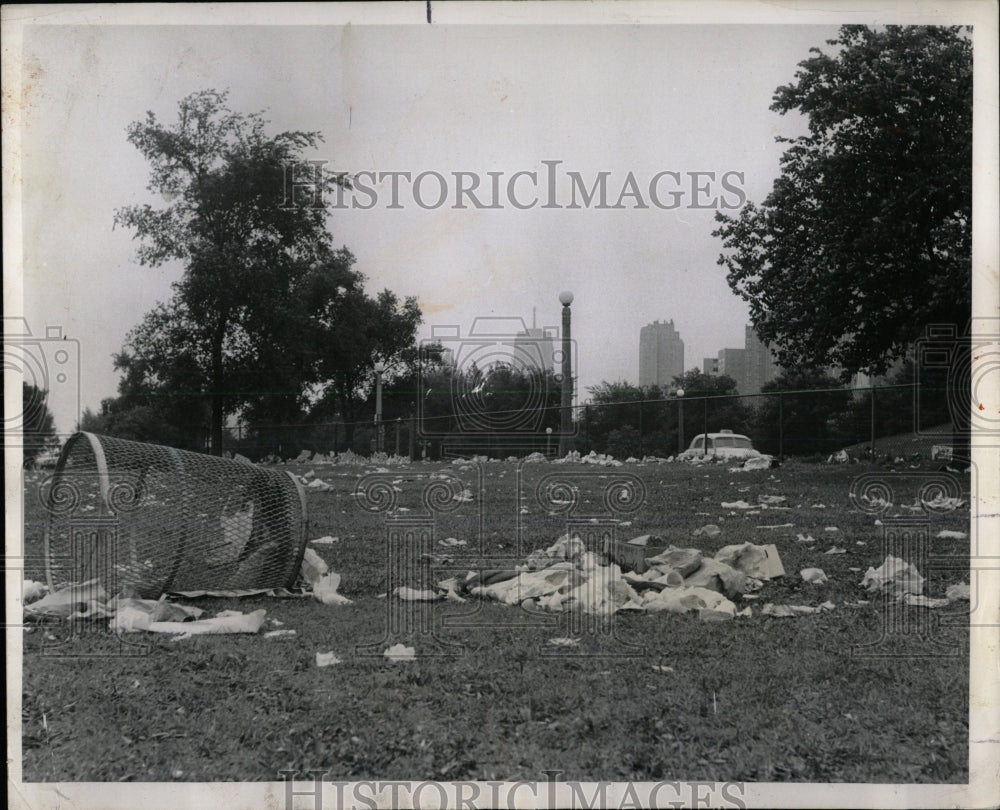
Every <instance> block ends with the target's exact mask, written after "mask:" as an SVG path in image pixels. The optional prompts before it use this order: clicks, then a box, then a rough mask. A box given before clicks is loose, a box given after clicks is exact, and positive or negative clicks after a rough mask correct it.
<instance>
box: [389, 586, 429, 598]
mask: <svg viewBox="0 0 1000 810" xmlns="http://www.w3.org/2000/svg"><path fill="white" fill-rule="evenodd" d="M393 595H394V596H395V597H396V598H397V599H402V600H403V601H404V602H436V601H437V600H438V599H440V598H441V595H440V594H438V593H437V592H436V591H432V590H430V589H428V588H425V589H423V590H417V589H416V588H410V587H409V586H407V585H401V586H400V587H398V588H396V590H394V591H393Z"/></svg>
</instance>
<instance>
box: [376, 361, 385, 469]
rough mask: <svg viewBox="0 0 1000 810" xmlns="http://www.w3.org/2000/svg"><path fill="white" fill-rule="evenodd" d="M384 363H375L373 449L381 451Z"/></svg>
mask: <svg viewBox="0 0 1000 810" xmlns="http://www.w3.org/2000/svg"><path fill="white" fill-rule="evenodd" d="M384 371H385V363H383V362H382V361H381V360H379V361H378V362H377V363H375V450H376V451H377V452H379V453H381V452H382V373H383V372H384Z"/></svg>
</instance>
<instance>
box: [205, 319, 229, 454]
mask: <svg viewBox="0 0 1000 810" xmlns="http://www.w3.org/2000/svg"><path fill="white" fill-rule="evenodd" d="M225 334H226V324H225V321H221V322H220V323H219V325H218V326H217V327H216V329H215V332H214V334H213V335H212V388H211V391H210V393H209V395H210V397H211V400H212V417H211V423H210V429H209V440H208V446H209V453H211V454H212V455H213V456H221V455H222V426H223V422H224V421H225V416H226V413H225V407H224V405H225V403H224V402H223V386H222V340H223V338H224V337H225Z"/></svg>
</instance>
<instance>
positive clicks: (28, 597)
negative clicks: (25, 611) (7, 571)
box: [21, 579, 49, 604]
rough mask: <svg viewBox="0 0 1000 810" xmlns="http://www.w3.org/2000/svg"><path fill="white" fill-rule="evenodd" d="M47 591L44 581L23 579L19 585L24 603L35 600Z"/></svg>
mask: <svg viewBox="0 0 1000 810" xmlns="http://www.w3.org/2000/svg"><path fill="white" fill-rule="evenodd" d="M48 592H49V587H48V585H46V584H45V583H44V582H35V581H34V580H31V579H26V580H24V584H23V585H22V586H21V599H22V601H23V602H24V604H28V603H30V602H37V601H38V600H39V599H41V598H42V597H43V596H45V594H47V593H48Z"/></svg>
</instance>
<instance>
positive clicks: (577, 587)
mask: <svg viewBox="0 0 1000 810" xmlns="http://www.w3.org/2000/svg"><path fill="white" fill-rule="evenodd" d="M657 541H660V538H658V537H656V536H655V535H642V536H640V537H636V538H633V539H632V540H630V541H629V542H627V543H609V544H607V546H606V547H605V548H604V549H603V552H602V553H600V554H598V553H596V552H594V551H588V550H587V549H586V547H585V545H584V543H583V541H582V540H581V539H580V537H579V536H576V535H572V536H571V535H568V534H567V535H563V536H562V537H560V538H559V539H558V540H557V541H556V542H555V543H554V544H553V545H551V546H549V547H548V548H546V549H542V550H537V551H534V552H532V553H531V554H530V555H529V556H528V558H527V560H526V561H525V563H524V564H523V565H520V566H518V567H517V568H515V569H513V570H493V571H481V572H478V573H476V572H470V573H469V574H468V575H467V576H466V578H465V580H464V581H459V580H458V579H457V578H454V577H453V578H451V579H448V580H445V581H443V582H440V583H438V586H437V591H431V590H423V591H414V590H413V589H406V588H398V589H397V590H396V592H395V594H394V596H395V597H396V598H399V599H404V600H417V599H420V600H431V599H443V598H449V599H464V598H467V597H476V598H480V599H489V600H495V601H498V602H502V603H504V604H508V605H521V606H522V607H525V608H528V609H538V610H551V611H564V610H582V611H583V612H585V613H593V614H601V615H610V614H613V613H616V612H617V611H620V610H625V611H627V610H633V611H641V612H650V613H653V612H659V611H669V612H673V613H694V614H697V616H698V617H699V618H701V619H703V620H706V621H714V620H729V619H733V618H735V617H736V616H750V615H752V613H753V611H752V608H750V607H749V606H747V607H746V608H744V609H743V610H741V611H737V607H736V604H735V603H734V602H733V600H734V599H737V598H739V597H741V596H743V595H744V594H747V593H750V592H752V591H755V590H758V589H759V588H760V587H761V586H762V585H763V582H764V581H765V580H768V579H772V578H775V577H780V576H783V575H784V573H785V572H784V569H783V567H782V565H781V559H780V558H779V556H778V551H777V548H776V547H775V546H773V545H768V546H759V545H754V544H753V543H742V544H739V545H732V546H726V547H725V548H722V549H720V550H719V551H718V552H716V554H715V555H714V556H711V557H710V556H706V555H705V554H703V553H702V552H701V551H700V550H698V549H695V548H676V547H674V546H668V547H666V548H663V549H661V550H659V551H657V553H655V554H652V555H647V547H648V546H649V545H650V543H653V542H657Z"/></svg>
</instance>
